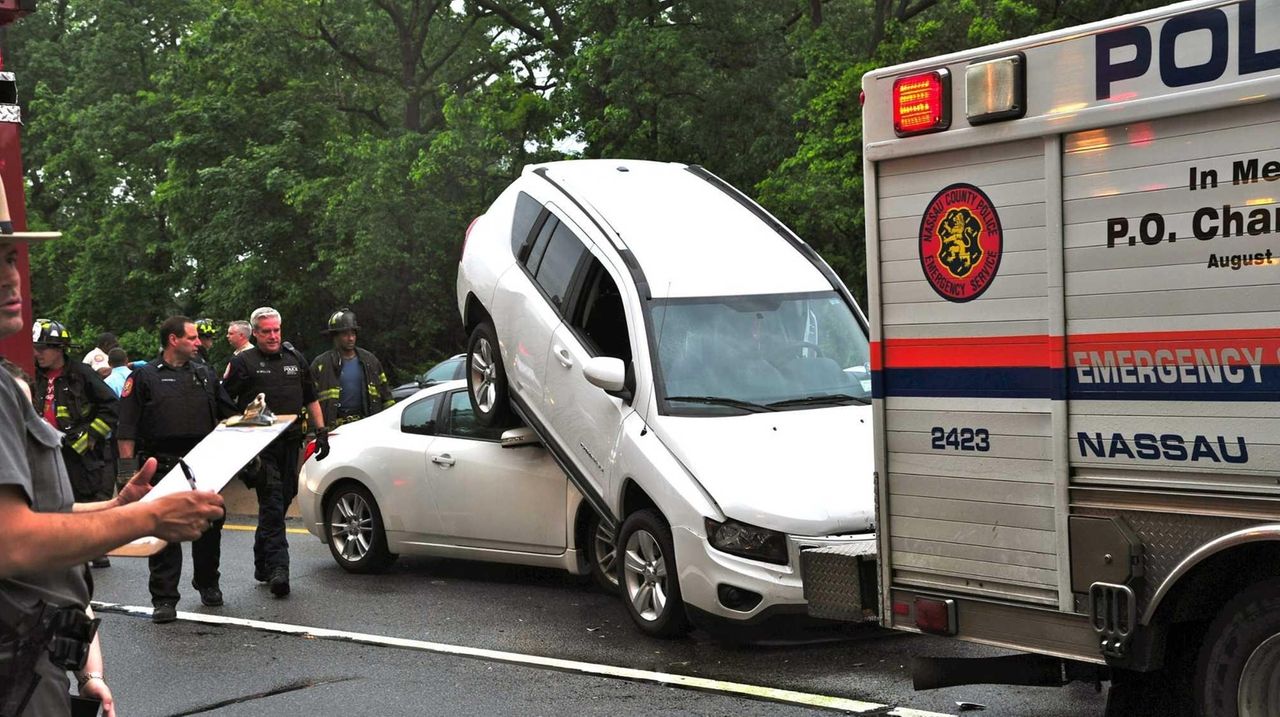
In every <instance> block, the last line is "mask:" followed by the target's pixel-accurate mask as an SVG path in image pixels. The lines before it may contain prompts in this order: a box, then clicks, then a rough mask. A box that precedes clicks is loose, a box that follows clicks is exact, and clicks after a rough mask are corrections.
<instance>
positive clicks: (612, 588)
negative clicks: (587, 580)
mask: <svg viewBox="0 0 1280 717" xmlns="http://www.w3.org/2000/svg"><path fill="white" fill-rule="evenodd" d="M614 537H615V536H614V533H613V532H612V531H610V530H609V528H608V526H606V525H605V524H604V523H602V522H600V518H599V517H598V516H596V515H595V514H594V513H592V515H591V520H590V521H589V522H588V523H587V546H586V548H587V562H588V563H589V565H590V568H591V578H592V580H594V581H595V582H596V584H597V585H599V586H600V587H601V588H603V589H604V590H605V592H610V593H616V592H618V546H617V543H615V542H614Z"/></svg>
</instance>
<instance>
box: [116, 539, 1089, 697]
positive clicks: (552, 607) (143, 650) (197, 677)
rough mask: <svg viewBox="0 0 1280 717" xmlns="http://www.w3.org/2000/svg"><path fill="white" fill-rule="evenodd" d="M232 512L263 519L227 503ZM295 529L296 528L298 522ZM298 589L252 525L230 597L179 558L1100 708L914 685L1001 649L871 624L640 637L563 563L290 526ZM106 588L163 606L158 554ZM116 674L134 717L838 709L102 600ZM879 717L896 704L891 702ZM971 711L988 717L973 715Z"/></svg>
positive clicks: (272, 609)
mask: <svg viewBox="0 0 1280 717" xmlns="http://www.w3.org/2000/svg"><path fill="white" fill-rule="evenodd" d="M229 523H230V524H239V525H251V524H252V521H251V520H249V519H247V518H236V517H232V518H231V519H230V520H229ZM291 524H292V525H291V527H294V528H296V527H298V523H297V522H296V521H291ZM289 540H290V545H291V548H292V550H291V553H292V556H293V567H292V581H291V582H292V587H293V593H292V595H291V596H290V597H289V598H287V599H284V600H277V599H274V598H273V597H272V596H271V595H270V593H269V592H268V591H267V589H266V586H265V585H261V584H259V583H257V582H255V581H254V580H253V577H252V533H251V532H248V531H241V530H227V531H225V532H224V535H223V559H222V567H223V570H222V572H223V577H222V589H223V592H224V593H225V596H226V605H225V606H224V607H222V608H206V607H204V606H202V605H200V602H199V597H198V595H196V593H195V591H194V590H192V589H190V588H189V584H190V554H189V552H187V551H186V550H185V549H184V552H185V553H187V555H186V557H187V560H186V562H185V564H184V566H183V567H184V578H183V583H182V591H183V601H182V602H181V603H180V604H179V605H178V609H179V610H180V611H191V612H196V613H207V614H210V615H225V616H231V617H237V618H247V619H251V620H259V621H269V622H276V623H288V624H293V625H303V626H309V627H314V628H329V629H336V630H344V631H351V632H356V633H363V634H368V635H375V636H383V637H396V638H406V639H412V640H423V641H430V642H435V643H446V644H450V645H462V646H468V647H475V648H485V649H492V650H501V651H507V652H513V653H521V654H526V655H538V656H545V657H554V658H562V659H569V660H577V661H583V662H588V663H595V664H602V665H610V666H619V667H630V668H638V669H643V670H652V671H655V672H661V673H673V674H678V675H690V676H697V677H707V678H713V679H717V680H726V681H732V682H737V683H747V684H750V685H761V686H767V687H776V688H784V689H788V690H796V691H800V692H805V693H813V694H816V695H830V696H839V697H846V698H852V699H856V700H860V701H865V702H871V703H877V704H883V705H889V706H895V707H904V708H912V709H916V710H926V711H933V712H940V713H951V714H955V713H957V706H956V703H957V702H958V701H966V702H973V703H978V704H981V705H984V706H985V707H986V710H985V711H983V712H982V714H984V715H1044V716H1046V717H1056V716H1061V717H1067V716H1068V715H1070V716H1072V717H1075V716H1078V715H1101V714H1102V709H1103V703H1104V700H1103V696H1102V695H1098V694H1096V693H1095V692H1094V689H1093V687H1092V686H1090V685H1081V684H1075V685H1071V686H1068V687H1066V688H1028V687H1008V686H995V685H972V686H965V687H955V688H948V689H943V690H934V691H929V692H914V691H913V690H912V687H911V679H910V674H909V672H908V665H909V663H910V658H911V656H912V655H933V656H988V655H995V654H1001V653H999V652H996V651H994V650H990V649H987V648H983V647H980V646H975V645H969V644H965V643H960V642H958V641H951V640H941V639H936V638H931V637H924V636H916V635H905V634H898V633H890V632H886V631H882V630H879V629H877V628H870V627H868V628H860V629H856V630H853V631H849V632H845V633H832V632H829V631H828V632H822V633H810V634H796V635H793V636H792V637H793V638H794V639H793V640H791V641H790V642H786V643H780V644H768V645H750V646H732V645H725V644H723V643H720V642H717V641H715V640H713V639H712V638H711V637H710V636H708V635H706V634H704V633H702V632H694V633H693V634H692V635H690V636H689V637H688V638H685V639H681V640H675V641H663V640H653V639H649V638H646V637H643V636H641V635H640V634H639V633H638V632H637V631H636V630H635V628H634V627H633V626H632V625H631V623H630V621H629V618H628V617H627V614H626V612H625V610H624V609H623V607H622V605H621V604H620V603H619V602H617V599H616V598H614V597H612V596H610V595H607V594H605V593H604V592H602V591H600V590H599V589H597V588H594V587H592V586H590V585H588V583H587V582H586V581H585V580H584V579H582V578H578V577H574V576H570V575H567V574H564V573H561V572H559V571H555V570H544V569H534V568H519V567H510V566H503V565H493V564H484V563H472V562H463V561H454V560H436V559H427V558H412V557H402V558H401V559H400V560H399V562H397V563H396V564H395V565H393V566H392V568H391V569H390V571H389V572H388V573H387V574H385V575H378V576H363V575H351V574H348V573H346V572H344V571H343V570H341V569H340V568H338V566H337V565H336V564H335V563H334V562H333V560H332V558H331V557H330V556H329V553H328V549H327V547H325V546H324V545H323V544H322V543H320V542H319V541H318V540H316V539H315V538H313V537H311V536H310V535H300V534H296V533H295V534H291V535H290V536H289ZM94 575H95V581H96V593H95V600H97V601H99V602H104V603H115V604H120V605H129V606H142V607H149V606H150V598H149V595H148V593H147V587H146V577H147V566H146V561H145V560H141V559H127V558H116V559H114V560H113V565H112V567H110V568H107V569H103V570H95V571H94ZM101 617H102V618H103V624H102V634H103V636H104V640H105V645H106V649H107V672H108V677H109V682H110V684H111V686H112V688H113V689H114V691H115V693H116V697H117V699H118V700H119V701H120V705H121V714H122V715H124V716H125V717H130V716H134V715H174V714H217V715H239V714H254V715H266V714H272V715H274V714H281V715H285V714H305V713H309V714H315V715H417V714H441V715H444V714H448V715H517V714H518V715H561V714H575V715H579V714H585V715H596V714H599V715H619V714H646V715H648V714H670V715H686V714H688V715H757V714H760V715H765V714H767V715H784V714H785V715H789V714H830V713H831V712H829V711H821V710H815V709H807V708H802V707H796V706H792V705H784V704H778V703H776V702H769V701H762V700H754V699H747V698H744V697H741V696H735V695H727V694H718V693H715V692H706V691H695V690H688V689H679V688H673V687H668V686H663V685H658V684H651V683H647V682H638V681H632V680H628V679H620V678H610V677H600V676H594V675H583V674H577V673H571V672H564V671H561V670H554V669H547V668H539V667H529V666H521V665H512V664H506V663H504V662H495V661H491V660H484V659H476V658H473V657H463V656H457V655H442V654H436V653H431V652H422V651H417V650H412V649H403V648H397V647H387V646H371V645H363V644H353V643H350V642H340V641H331V640H320V639H309V638H306V637H301V636H296V635H281V634H275V633H271V632H266V631H262V630H256V629H252V628H250V627H238V626H222V625H216V626H211V625H205V624H200V623H195V622H190V621H186V620H179V621H178V622H176V623H172V624H169V625H153V624H151V622H150V621H149V620H148V619H147V618H145V617H140V616H137V615H130V614H124V613H121V612H113V611H111V610H107V611H104V612H103V613H102V614H101ZM879 713H881V714H883V712H879ZM966 714H976V713H972V712H968V713H966Z"/></svg>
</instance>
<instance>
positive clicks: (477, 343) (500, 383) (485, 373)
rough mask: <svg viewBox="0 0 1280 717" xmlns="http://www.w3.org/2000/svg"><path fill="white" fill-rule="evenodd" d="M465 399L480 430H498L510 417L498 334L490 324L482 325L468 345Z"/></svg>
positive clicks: (477, 328)
mask: <svg viewBox="0 0 1280 717" xmlns="http://www.w3.org/2000/svg"><path fill="white" fill-rule="evenodd" d="M466 360H467V395H468V396H470V398H471V410H472V411H474V412H475V414H476V420H477V421H478V422H479V423H480V425H482V426H486V427H492V426H497V425H500V424H502V423H504V422H505V421H507V420H508V419H509V418H510V416H511V403H510V400H511V398H510V396H509V394H508V392H507V372H506V369H504V368H503V367H502V353H501V352H500V351H499V350H498V333H497V332H496V331H494V329H493V324H491V323H490V322H488V321H485V322H482V323H481V324H480V325H479V326H476V327H475V329H473V330H472V331H471V337H470V339H468V341H467V359H466Z"/></svg>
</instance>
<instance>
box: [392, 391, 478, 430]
mask: <svg viewBox="0 0 1280 717" xmlns="http://www.w3.org/2000/svg"><path fill="white" fill-rule="evenodd" d="M463 397H464V398H465V397H466V394H463ZM439 403H440V397H439V396H427V397H426V398H424V399H422V400H421V401H414V402H413V403H411V404H409V405H408V406H407V407H405V409H404V411H403V412H401V414H400V430H401V432H403V433H416V434H418V435H421V436H434V435H435V434H436V406H437V405H438V404H439Z"/></svg>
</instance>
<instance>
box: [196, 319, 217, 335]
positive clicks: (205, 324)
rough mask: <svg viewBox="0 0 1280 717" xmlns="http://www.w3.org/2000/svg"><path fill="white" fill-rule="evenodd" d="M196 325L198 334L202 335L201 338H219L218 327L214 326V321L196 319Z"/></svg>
mask: <svg viewBox="0 0 1280 717" xmlns="http://www.w3.org/2000/svg"><path fill="white" fill-rule="evenodd" d="M194 323H195V325H196V333H197V334H199V335H200V338H202V339H205V338H217V336H218V327H217V326H215V325H214V323H213V319H209V318H204V319H196V320H195V322H194Z"/></svg>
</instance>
